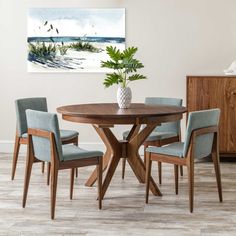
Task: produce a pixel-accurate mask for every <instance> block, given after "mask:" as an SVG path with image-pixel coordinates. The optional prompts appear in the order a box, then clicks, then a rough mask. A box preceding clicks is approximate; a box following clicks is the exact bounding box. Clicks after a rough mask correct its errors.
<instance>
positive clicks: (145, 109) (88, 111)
mask: <svg viewBox="0 0 236 236" xmlns="http://www.w3.org/2000/svg"><path fill="white" fill-rule="evenodd" d="M57 111H58V112H59V113H61V114H62V118H63V119H65V120H68V121H72V122H78V123H88V124H92V125H93V127H94V128H95V130H96V132H97V133H98V135H99V136H100V138H101V139H102V141H103V142H104V144H105V145H106V148H107V151H106V153H105V155H104V161H103V170H105V169H107V172H106V176H105V178H104V181H103V185H102V197H104V195H105V193H106V191H107V189H108V187H109V184H110V182H111V180H112V177H113V175H114V172H115V170H116V168H117V165H118V163H119V161H120V159H121V158H124V157H126V159H127V161H128V163H129V165H130V166H131V169H132V170H133V172H134V174H135V176H136V177H137V179H138V181H139V182H140V183H144V182H145V173H146V168H145V165H144V163H143V161H142V160H141V158H140V156H139V154H138V149H139V147H140V146H141V145H142V144H143V142H144V141H145V140H146V138H147V137H148V135H149V134H150V133H151V132H152V131H153V129H154V128H155V127H156V126H157V125H158V124H160V123H164V122H171V121H177V120H180V119H181V118H182V114H183V113H184V112H186V108H184V107H176V106H157V105H155V106H153V105H152V106H151V105H146V104H141V103H135V104H132V105H131V107H130V108H129V109H119V107H118V105H117V104H114V103H107V104H83V105H70V106H64V107H59V108H58V109H57ZM117 124H133V127H132V129H131V131H130V133H129V135H128V139H127V140H126V141H118V140H117V138H116V137H115V135H114V134H113V133H112V131H111V127H113V126H114V125H117ZM142 124H146V125H147V126H146V127H145V128H144V129H143V130H142V131H140V127H141V125H142ZM96 179H97V174H96V172H95V171H94V172H93V173H92V175H91V176H90V178H89V179H88V180H87V182H86V185H87V186H92V185H93V183H94V182H95V181H96ZM150 179H151V180H150V190H151V191H152V192H153V194H155V195H159V196H161V192H160V190H159V188H158V187H157V185H156V184H155V182H154V181H153V179H152V178H150Z"/></svg>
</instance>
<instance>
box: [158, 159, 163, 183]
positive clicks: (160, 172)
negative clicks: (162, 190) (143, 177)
mask: <svg viewBox="0 0 236 236" xmlns="http://www.w3.org/2000/svg"><path fill="white" fill-rule="evenodd" d="M157 164H158V177H159V184H161V183H162V164H161V162H160V161H158V162H157Z"/></svg>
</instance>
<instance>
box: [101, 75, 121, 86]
mask: <svg viewBox="0 0 236 236" xmlns="http://www.w3.org/2000/svg"><path fill="white" fill-rule="evenodd" d="M120 79H121V78H120V76H119V75H118V74H116V73H112V74H107V78H106V79H105V80H104V82H103V84H104V85H105V87H106V88H108V87H110V86H112V85H113V84H118V83H119V82H120Z"/></svg>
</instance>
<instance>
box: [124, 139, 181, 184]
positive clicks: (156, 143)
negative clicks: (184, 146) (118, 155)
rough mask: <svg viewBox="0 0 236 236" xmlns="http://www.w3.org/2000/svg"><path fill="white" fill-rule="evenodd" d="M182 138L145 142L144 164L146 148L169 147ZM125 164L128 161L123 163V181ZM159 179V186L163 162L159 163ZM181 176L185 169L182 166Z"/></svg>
mask: <svg viewBox="0 0 236 236" xmlns="http://www.w3.org/2000/svg"><path fill="white" fill-rule="evenodd" d="M180 141H181V138H180V135H178V136H176V137H171V138H166V139H162V140H155V141H145V142H144V143H143V146H144V163H146V152H145V150H146V148H147V147H149V146H156V147H161V146H164V145H167V144H169V143H173V142H180ZM125 164H126V159H125V158H123V162H122V179H124V177H125ZM157 164H158V178H159V184H162V165H161V162H158V163H157ZM180 175H181V176H183V167H182V166H180Z"/></svg>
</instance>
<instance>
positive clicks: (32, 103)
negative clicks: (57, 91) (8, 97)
mask: <svg viewBox="0 0 236 236" xmlns="http://www.w3.org/2000/svg"><path fill="white" fill-rule="evenodd" d="M15 106H16V117H17V129H18V135H19V136H20V137H21V136H22V134H24V133H27V129H28V127H27V121H26V114H25V111H26V110H27V109H31V110H37V111H47V110H48V108H47V100H46V98H45V97H36V98H22V99H17V100H16V101H15Z"/></svg>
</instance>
